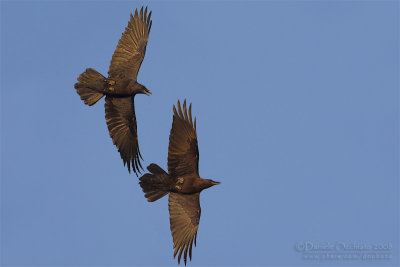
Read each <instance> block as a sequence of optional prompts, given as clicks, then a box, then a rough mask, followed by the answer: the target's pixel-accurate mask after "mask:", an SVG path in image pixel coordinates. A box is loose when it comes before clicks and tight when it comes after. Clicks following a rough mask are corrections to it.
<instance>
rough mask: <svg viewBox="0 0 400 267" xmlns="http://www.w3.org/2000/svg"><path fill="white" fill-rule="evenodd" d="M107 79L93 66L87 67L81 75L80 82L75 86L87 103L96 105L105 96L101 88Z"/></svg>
mask: <svg viewBox="0 0 400 267" xmlns="http://www.w3.org/2000/svg"><path fill="white" fill-rule="evenodd" d="M105 79H106V78H105V77H104V76H103V75H101V74H100V73H98V72H97V71H96V70H94V69H91V68H88V69H86V70H85V72H83V73H82V74H81V75H79V77H78V81H79V82H78V83H76V84H75V85H74V86H75V89H76V92H77V93H78V94H79V95H80V97H81V99H82V100H83V101H84V102H85V104H86V105H89V106H91V105H94V104H95V103H96V102H97V101H99V100H100V99H101V98H102V97H103V96H104V94H103V93H100V92H99V90H102V89H103V86H104V80H105Z"/></svg>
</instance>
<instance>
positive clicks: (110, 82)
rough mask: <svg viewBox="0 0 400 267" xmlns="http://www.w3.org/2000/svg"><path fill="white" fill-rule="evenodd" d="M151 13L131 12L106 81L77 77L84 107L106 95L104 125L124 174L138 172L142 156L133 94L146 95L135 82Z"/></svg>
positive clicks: (91, 75)
mask: <svg viewBox="0 0 400 267" xmlns="http://www.w3.org/2000/svg"><path fill="white" fill-rule="evenodd" d="M150 18H151V11H150V13H149V14H147V7H146V9H145V10H144V12H143V7H142V8H141V9H140V12H139V13H138V10H137V9H136V10H135V15H134V16H132V14H131V18H130V21H129V22H128V26H127V27H126V28H125V32H124V33H122V37H121V39H120V40H119V42H118V45H117V48H116V49H115V52H114V55H113V56H112V59H111V64H110V68H109V70H108V78H105V77H104V76H103V75H101V74H100V73H99V72H97V71H96V70H94V69H92V68H88V69H86V70H85V72H83V73H82V74H81V75H79V77H78V81H79V82H78V83H76V84H75V89H76V92H77V93H78V94H79V95H80V97H81V99H82V100H83V101H84V103H85V104H86V105H89V106H92V105H94V104H95V103H96V102H97V101H99V100H100V99H101V98H102V97H103V96H104V95H105V96H106V103H105V113H106V122H107V126H108V130H109V132H110V136H111V138H112V140H113V143H114V145H115V146H116V147H117V148H118V151H119V153H120V154H121V158H122V161H123V162H124V166H125V165H127V166H128V171H129V172H131V166H132V169H133V171H134V172H135V173H136V175H137V173H138V172H139V173H140V169H142V170H143V168H142V165H141V163H140V159H142V156H141V154H140V150H139V144H138V134H137V124H136V116H135V106H134V98H135V95H136V94H146V95H150V94H151V92H150V90H148V89H147V88H146V87H145V86H143V85H142V84H140V83H138V82H137V75H138V72H139V69H140V65H141V64H142V61H143V58H144V55H145V53H146V45H147V40H148V39H149V34H150V29H151V24H152V21H151V19H150Z"/></svg>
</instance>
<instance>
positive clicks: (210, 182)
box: [202, 179, 220, 189]
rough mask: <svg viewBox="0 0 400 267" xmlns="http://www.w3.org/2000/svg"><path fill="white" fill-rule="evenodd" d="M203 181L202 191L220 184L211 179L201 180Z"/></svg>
mask: <svg viewBox="0 0 400 267" xmlns="http://www.w3.org/2000/svg"><path fill="white" fill-rule="evenodd" d="M202 180H203V181H202V182H203V189H206V188H209V187H211V186H214V185H217V184H220V182H216V181H213V180H211V179H202Z"/></svg>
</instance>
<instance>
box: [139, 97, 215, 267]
mask: <svg viewBox="0 0 400 267" xmlns="http://www.w3.org/2000/svg"><path fill="white" fill-rule="evenodd" d="M177 107H178V109H176V108H175V106H174V107H173V110H174V116H173V122H172V129H171V133H170V136H169V148H168V173H166V172H165V171H164V170H163V169H161V168H160V167H159V166H157V165H156V164H154V163H152V164H150V165H149V166H148V167H147V169H148V170H149V172H150V173H146V174H145V175H143V176H142V177H141V178H140V186H141V187H142V189H143V192H144V193H145V197H146V198H147V200H148V201H150V202H152V201H156V200H158V199H160V198H161V197H163V196H165V195H166V194H169V204H168V207H169V213H170V224H171V233H172V237H173V242H174V249H175V251H174V257H176V255H178V263H180V260H181V257H182V255H183V259H184V262H185V265H186V262H187V255H188V253H189V258H190V259H192V246H193V242H194V244H195V245H196V237H197V229H198V228H199V222H200V214H201V208H200V198H199V197H200V192H201V191H202V190H204V189H206V188H209V187H211V186H213V185H217V184H219V182H215V181H213V180H210V179H203V178H200V176H199V149H198V144H197V133H196V119H194V121H193V120H192V105H190V106H189V111H188V110H187V109H186V101H185V102H184V103H183V108H182V109H183V110H182V109H181V105H180V103H179V101H178V105H177Z"/></svg>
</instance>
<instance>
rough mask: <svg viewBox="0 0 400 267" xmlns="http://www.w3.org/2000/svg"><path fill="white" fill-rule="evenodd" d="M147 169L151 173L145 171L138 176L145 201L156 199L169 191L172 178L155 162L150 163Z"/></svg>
mask: <svg viewBox="0 0 400 267" xmlns="http://www.w3.org/2000/svg"><path fill="white" fill-rule="evenodd" d="M147 169H148V170H149V172H151V173H146V174H145V175H143V176H142V177H140V178H139V180H140V182H139V184H140V186H141V187H142V190H143V192H144V196H145V197H146V198H147V201H149V202H153V201H156V200H158V199H160V198H162V197H163V196H165V195H166V194H168V193H169V189H170V185H171V183H172V179H171V178H170V177H169V176H168V173H166V172H165V171H164V170H163V169H161V167H160V166H158V165H157V164H154V163H152V164H150V165H149V166H148V167H147Z"/></svg>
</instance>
